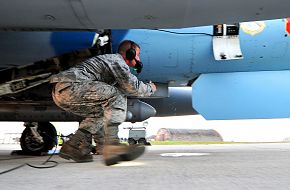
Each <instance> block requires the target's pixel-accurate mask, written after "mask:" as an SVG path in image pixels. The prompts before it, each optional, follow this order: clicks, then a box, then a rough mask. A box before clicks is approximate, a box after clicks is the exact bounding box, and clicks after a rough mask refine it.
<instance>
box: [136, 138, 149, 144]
mask: <svg viewBox="0 0 290 190" xmlns="http://www.w3.org/2000/svg"><path fill="white" fill-rule="evenodd" d="M138 144H142V145H146V144H147V142H146V139H144V138H141V139H139V140H138Z"/></svg>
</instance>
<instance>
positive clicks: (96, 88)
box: [52, 81, 127, 141]
mask: <svg viewBox="0 0 290 190" xmlns="http://www.w3.org/2000/svg"><path fill="white" fill-rule="evenodd" d="M52 97H53V100H54V102H55V104H56V105H57V106H59V107H60V108H62V109H64V110H65V111H68V112H71V113H74V114H76V115H79V116H82V117H84V118H85V119H84V120H83V121H81V123H80V126H79V128H82V129H85V130H87V131H89V132H90V133H91V134H93V135H96V136H97V137H102V136H103V135H102V133H103V132H102V131H104V132H105V134H106V137H108V138H109V139H111V140H112V141H116V140H117V139H118V126H119V125H120V124H121V123H122V122H124V121H125V119H126V112H127V98H126V96H125V95H124V94H122V93H121V92H120V91H119V90H118V89H117V88H116V87H114V86H111V85H108V84H106V83H104V82H99V81H85V82H73V83H72V82H59V83H56V84H55V85H54V89H53V92H52Z"/></svg>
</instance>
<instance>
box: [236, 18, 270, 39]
mask: <svg viewBox="0 0 290 190" xmlns="http://www.w3.org/2000/svg"><path fill="white" fill-rule="evenodd" d="M265 27H266V24H265V22H264V21H256V22H243V23H241V28H242V30H243V31H244V32H245V33H246V34H250V35H252V36H254V35H256V34H259V33H261V32H262V31H263V30H264V29H265Z"/></svg>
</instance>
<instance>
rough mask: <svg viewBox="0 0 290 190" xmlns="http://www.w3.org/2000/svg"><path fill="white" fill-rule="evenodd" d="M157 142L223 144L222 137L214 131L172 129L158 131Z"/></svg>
mask: <svg viewBox="0 0 290 190" xmlns="http://www.w3.org/2000/svg"><path fill="white" fill-rule="evenodd" d="M155 140H156V141H196V142H206V141H208V142H210V141H211V142H221V141H223V139H222V137H221V135H220V134H219V133H218V132H217V131H215V130H212V129H170V128H161V129H159V130H158V132H157V134H156V137H155Z"/></svg>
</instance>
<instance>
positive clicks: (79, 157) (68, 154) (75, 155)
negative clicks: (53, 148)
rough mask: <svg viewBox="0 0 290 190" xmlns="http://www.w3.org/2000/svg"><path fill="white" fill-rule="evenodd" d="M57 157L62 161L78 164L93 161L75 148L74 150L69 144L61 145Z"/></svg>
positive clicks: (90, 156)
mask: <svg viewBox="0 0 290 190" xmlns="http://www.w3.org/2000/svg"><path fill="white" fill-rule="evenodd" d="M59 156H60V157H61V158H63V159H66V160H73V161H75V162H78V163H82V162H92V161H93V156H92V155H90V154H87V155H83V154H81V153H80V151H79V150H78V149H77V148H74V147H73V146H71V145H69V144H63V146H62V148H61V149H60V151H59Z"/></svg>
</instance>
